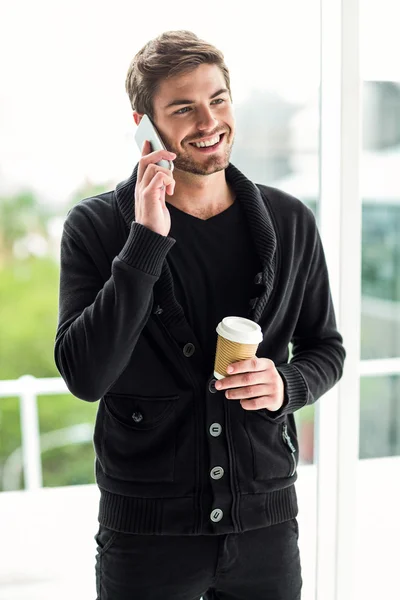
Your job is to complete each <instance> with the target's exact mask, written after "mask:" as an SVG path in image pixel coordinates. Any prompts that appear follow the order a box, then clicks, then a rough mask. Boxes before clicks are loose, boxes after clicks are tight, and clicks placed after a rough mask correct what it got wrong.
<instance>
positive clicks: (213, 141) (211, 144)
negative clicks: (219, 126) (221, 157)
mask: <svg viewBox="0 0 400 600" xmlns="http://www.w3.org/2000/svg"><path fill="white" fill-rule="evenodd" d="M224 135H225V133H219V134H217V135H214V136H213V137H212V138H208V139H207V140H200V141H199V142H190V145H191V146H194V147H195V148H197V149H198V150H202V151H203V152H204V151H206V150H211V149H213V150H215V149H217V148H218V147H219V146H220V144H221V142H222V140H223V138H224Z"/></svg>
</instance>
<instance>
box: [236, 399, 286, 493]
mask: <svg viewBox="0 0 400 600" xmlns="http://www.w3.org/2000/svg"><path fill="white" fill-rule="evenodd" d="M245 429H246V431H247V434H248V437H249V441H250V445H251V448H252V454H253V475H254V480H255V481H271V480H276V479H287V478H289V477H293V476H294V475H295V473H296V467H297V455H298V442H297V438H296V436H295V434H294V432H292V431H291V430H289V428H288V423H287V422H284V423H282V422H273V421H272V420H271V419H269V418H265V416H264V414H263V413H262V412H258V411H250V410H249V411H246V415H245Z"/></svg>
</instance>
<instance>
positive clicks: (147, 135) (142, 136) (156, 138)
mask: <svg viewBox="0 0 400 600" xmlns="http://www.w3.org/2000/svg"><path fill="white" fill-rule="evenodd" d="M135 140H136V143H137V145H138V146H139V150H140V152H142V148H143V144H144V141H145V140H148V141H149V142H150V144H151V150H152V152H156V151H157V150H166V149H167V148H166V147H165V145H164V142H163V141H162V139H161V137H160V134H159V133H158V131H157V129H156V128H155V127H154V125H153V123H152V122H151V120H150V119H149V117H148V116H147V115H143V117H142V119H141V121H140V123H139V125H138V126H137V130H136V133H135ZM157 164H158V165H159V166H160V167H164V168H165V169H169V170H170V171H173V170H174V163H173V162H172V160H164V159H163V160H160V161H159V162H158V163H157Z"/></svg>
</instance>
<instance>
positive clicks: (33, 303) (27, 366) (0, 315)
mask: <svg viewBox="0 0 400 600" xmlns="http://www.w3.org/2000/svg"><path fill="white" fill-rule="evenodd" d="M58 278H59V268H58V265H56V264H55V263H54V261H52V260H51V259H50V258H42V259H39V258H34V257H31V258H29V259H27V260H24V261H14V262H11V263H10V264H8V265H7V266H6V267H4V268H3V270H2V271H1V272H0V306H1V312H0V330H1V332H2V335H1V338H0V379H16V378H18V377H21V375H25V374H29V375H34V376H36V377H56V376H58V371H57V369H56V366H55V364H54V360H53V343H54V337H55V332H56V327H57V310H58V308H57V305H58Z"/></svg>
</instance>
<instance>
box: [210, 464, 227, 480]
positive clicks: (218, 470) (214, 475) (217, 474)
mask: <svg viewBox="0 0 400 600" xmlns="http://www.w3.org/2000/svg"><path fill="white" fill-rule="evenodd" d="M210 476H211V479H221V477H223V476H224V470H223V468H222V467H213V468H212V469H211V471H210Z"/></svg>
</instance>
